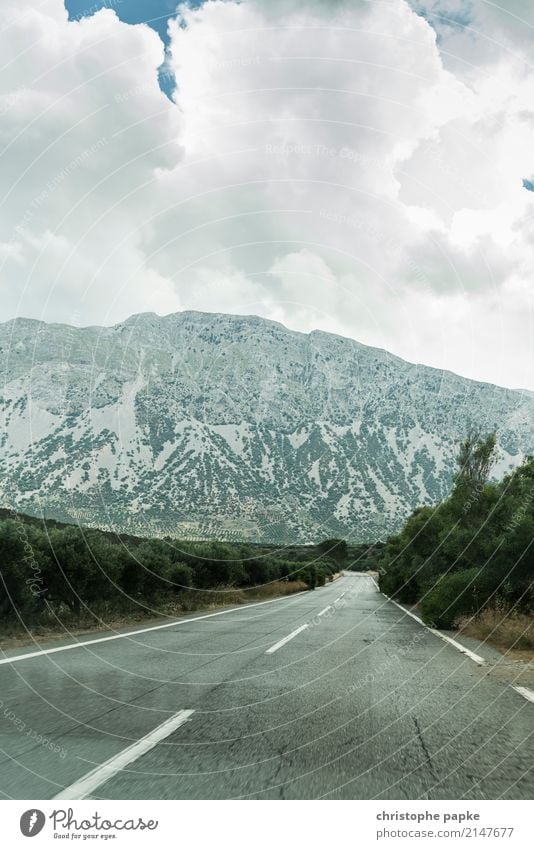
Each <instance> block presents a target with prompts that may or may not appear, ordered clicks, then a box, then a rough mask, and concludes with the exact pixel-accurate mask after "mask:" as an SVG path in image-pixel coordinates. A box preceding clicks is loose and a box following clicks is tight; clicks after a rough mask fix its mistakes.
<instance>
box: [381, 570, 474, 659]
mask: <svg viewBox="0 0 534 849" xmlns="http://www.w3.org/2000/svg"><path fill="white" fill-rule="evenodd" d="M371 580H372V582H373V584H374V585H375V587H376V588H377V590H378V592H381V590H380V587H379V586H378V584H377V583H376V581H375V579H374V578H371ZM382 595H383V596H384V598H387V600H388V601H391V602H392V604H395V605H396V606H397V607H398V608H399V610H402V612H403V613H406V615H407V616H411V617H412V619H415V621H416V622H419V624H420V625H422V626H423V628H426V630H427V631H430V633H431V634H435V636H436V637H439V638H440V640H445V642H446V643H450V645H451V646H454V648H455V649H458V651H461V652H462V654H465V655H467V657H470V658H471V660H474V661H475V663H478V665H479V666H484V664H485V661H484V658H483V657H480V655H479V654H475V653H474V652H472V651H469V649H466V648H465V646H462V644H461V643H458V642H456V640H453V639H452V637H447V636H446V634H442V633H441V631H437V630H436V629H435V628H430V627H429V626H428V625H425V623H424V622H423V620H422V619H419V616H416V615H415V613H410V611H409V610H406V608H405V607H403V606H402V604H399V603H398V602H397V601H395V599H393V598H390V597H389V596H388V595H386V594H385V593H382Z"/></svg>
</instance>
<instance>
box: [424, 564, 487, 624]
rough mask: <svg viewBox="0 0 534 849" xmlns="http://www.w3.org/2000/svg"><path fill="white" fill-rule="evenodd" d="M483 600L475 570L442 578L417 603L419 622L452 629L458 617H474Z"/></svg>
mask: <svg viewBox="0 0 534 849" xmlns="http://www.w3.org/2000/svg"><path fill="white" fill-rule="evenodd" d="M486 598H487V591H486V594H484V593H482V591H481V587H480V570H479V569H468V570H466V571H465V572H454V573H452V574H450V575H442V577H441V578H439V579H438V580H437V582H436V584H435V585H434V587H433V588H432V589H431V590H429V592H427V593H426V595H425V596H424V597H423V598H422V599H421V612H422V614H423V620H424V622H426V623H427V625H430V624H434V625H435V627H436V628H454V626H455V624H456V622H457V621H458V619H459V618H460V617H462V616H468V615H472V614H475V613H476V612H477V611H478V610H479V609H480V607H481V606H482V605H483V603H484V601H485V600H486Z"/></svg>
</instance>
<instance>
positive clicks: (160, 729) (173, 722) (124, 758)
mask: <svg viewBox="0 0 534 849" xmlns="http://www.w3.org/2000/svg"><path fill="white" fill-rule="evenodd" d="M193 713H194V711H193V710H181V711H179V712H178V713H175V714H174V716H171V717H170V719H167V720H165V722H162V723H161V725H158V726H157V727H156V728H154V729H153V730H152V731H149V733H148V734H145V736H144V737H141V739H140V740H136V742H135V743H132V745H131V746H128V748H127V749H123V750H122V752H118V754H116V755H113V757H112V758H109V759H108V760H107V761H104V763H103V764H100V765H99V766H97V767H95V769H93V770H91V772H88V773H87V774H86V775H84V776H82V778H80V779H78V781H75V782H74V784H71V785H69V787H66V788H65V789H64V790H62V791H61V793H58V794H57V796H54V799H72V800H74V799H76V800H77V799H85V798H86V797H87V796H89V795H90V794H91V793H93V792H94V791H95V790H96V789H97V787H100V785H101V784H105V783H106V781H109V779H110V778H113V777H114V776H115V775H116V774H117V773H118V772H120V771H121V770H123V769H124V768H125V767H127V766H128V765H129V764H131V763H133V761H136V760H137V759H138V758H140V757H141V756H142V755H144V754H146V753H147V752H149V751H150V750H151V749H153V748H154V746H157V745H158V743H161V742H162V740H165V738H166V737H168V736H169V735H170V734H172V733H173V732H174V731H176V729H177V728H180V726H181V725H183V724H184V723H185V722H188V721H189V719H190V718H191V714H193Z"/></svg>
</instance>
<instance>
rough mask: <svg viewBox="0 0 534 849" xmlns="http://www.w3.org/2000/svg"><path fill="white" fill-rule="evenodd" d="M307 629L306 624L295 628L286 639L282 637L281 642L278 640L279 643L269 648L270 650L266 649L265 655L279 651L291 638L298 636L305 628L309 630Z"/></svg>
mask: <svg viewBox="0 0 534 849" xmlns="http://www.w3.org/2000/svg"><path fill="white" fill-rule="evenodd" d="M309 627H310V626H309V625H308V624H306V625H301V626H300V628H295V630H294V631H291V633H290V634H288V635H287V637H284V639H283V640H280V642H278V643H275V644H274V646H271V648H270V649H267V651H266V652H265V654H274V653H275V651H278V649H281V648H282V646H285V644H286V643H288V642H289V641H290V640H292V639H293V637H296V636H297V634H300V632H301V631H304V629H305V628H309Z"/></svg>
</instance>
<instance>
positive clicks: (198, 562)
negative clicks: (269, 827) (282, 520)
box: [0, 510, 339, 624]
mask: <svg viewBox="0 0 534 849" xmlns="http://www.w3.org/2000/svg"><path fill="white" fill-rule="evenodd" d="M2 515H3V518H0V617H1V619H2V620H3V621H4V622H5V621H15V620H17V618H18V619H19V620H22V621H23V622H24V623H25V624H27V623H29V622H31V621H32V620H34V619H38V618H39V617H40V616H42V614H43V613H44V612H48V613H50V612H51V613H53V614H54V616H57V617H59V618H61V617H62V616H63V615H64V614H65V613H70V614H72V615H73V616H74V617H79V616H80V615H81V614H82V613H83V612H86V613H90V612H91V611H92V610H96V609H98V610H101V609H102V607H103V606H105V608H106V611H107V612H108V613H109V612H114V611H116V612H127V611H132V610H134V609H142V608H143V607H144V606H145V605H147V606H150V608H151V609H152V612H153V611H154V608H157V607H158V605H160V604H166V603H168V602H176V603H178V604H179V603H180V600H182V599H185V598H186V597H187V599H188V603H189V604H190V605H192V606H194V603H195V594H197V595H198V597H199V598H200V596H201V594H202V593H204V594H205V592H206V591H208V590H213V591H217V590H223V589H229V588H235V589H240V588H243V589H245V588H248V589H250V588H258V587H264V586H265V585H269V584H273V583H275V582H279V581H284V582H288V581H298V582H300V583H301V584H302V585H303V586H304V587H307V588H308V589H314V588H315V587H316V586H321V585H324V584H325V582H326V581H328V580H332V578H333V575H334V574H335V573H336V572H337V571H338V570H339V562H338V560H337V559H336V556H335V553H334V556H331V557H330V556H328V555H327V554H325V553H324V551H321V550H319V549H318V548H314V547H312V548H307V549H305V550H299V549H298V548H294V549H291V550H290V551H286V550H285V549H280V550H278V549H271V548H270V547H261V546H255V545H246V544H243V545H237V544H225V543H219V542H198V543H192V542H187V543H186V542H181V541H178V540H173V539H171V538H168V537H166V538H165V539H139V538H135V537H127V538H121V537H120V536H114V535H113V534H110V533H108V532H104V531H99V530H94V529H87V528H82V527H79V526H74V525H60V524H59V523H56V522H53V521H52V522H50V521H46V522H40V521H39V520H36V519H32V518H30V517H25V516H18V515H16V514H15V513H14V512H13V511H12V512H11V514H10V512H9V511H6V510H3V511H2ZM288 553H289V554H291V559H288V557H287V554H288ZM223 600H224V599H223V598H221V599H219V601H223Z"/></svg>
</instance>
